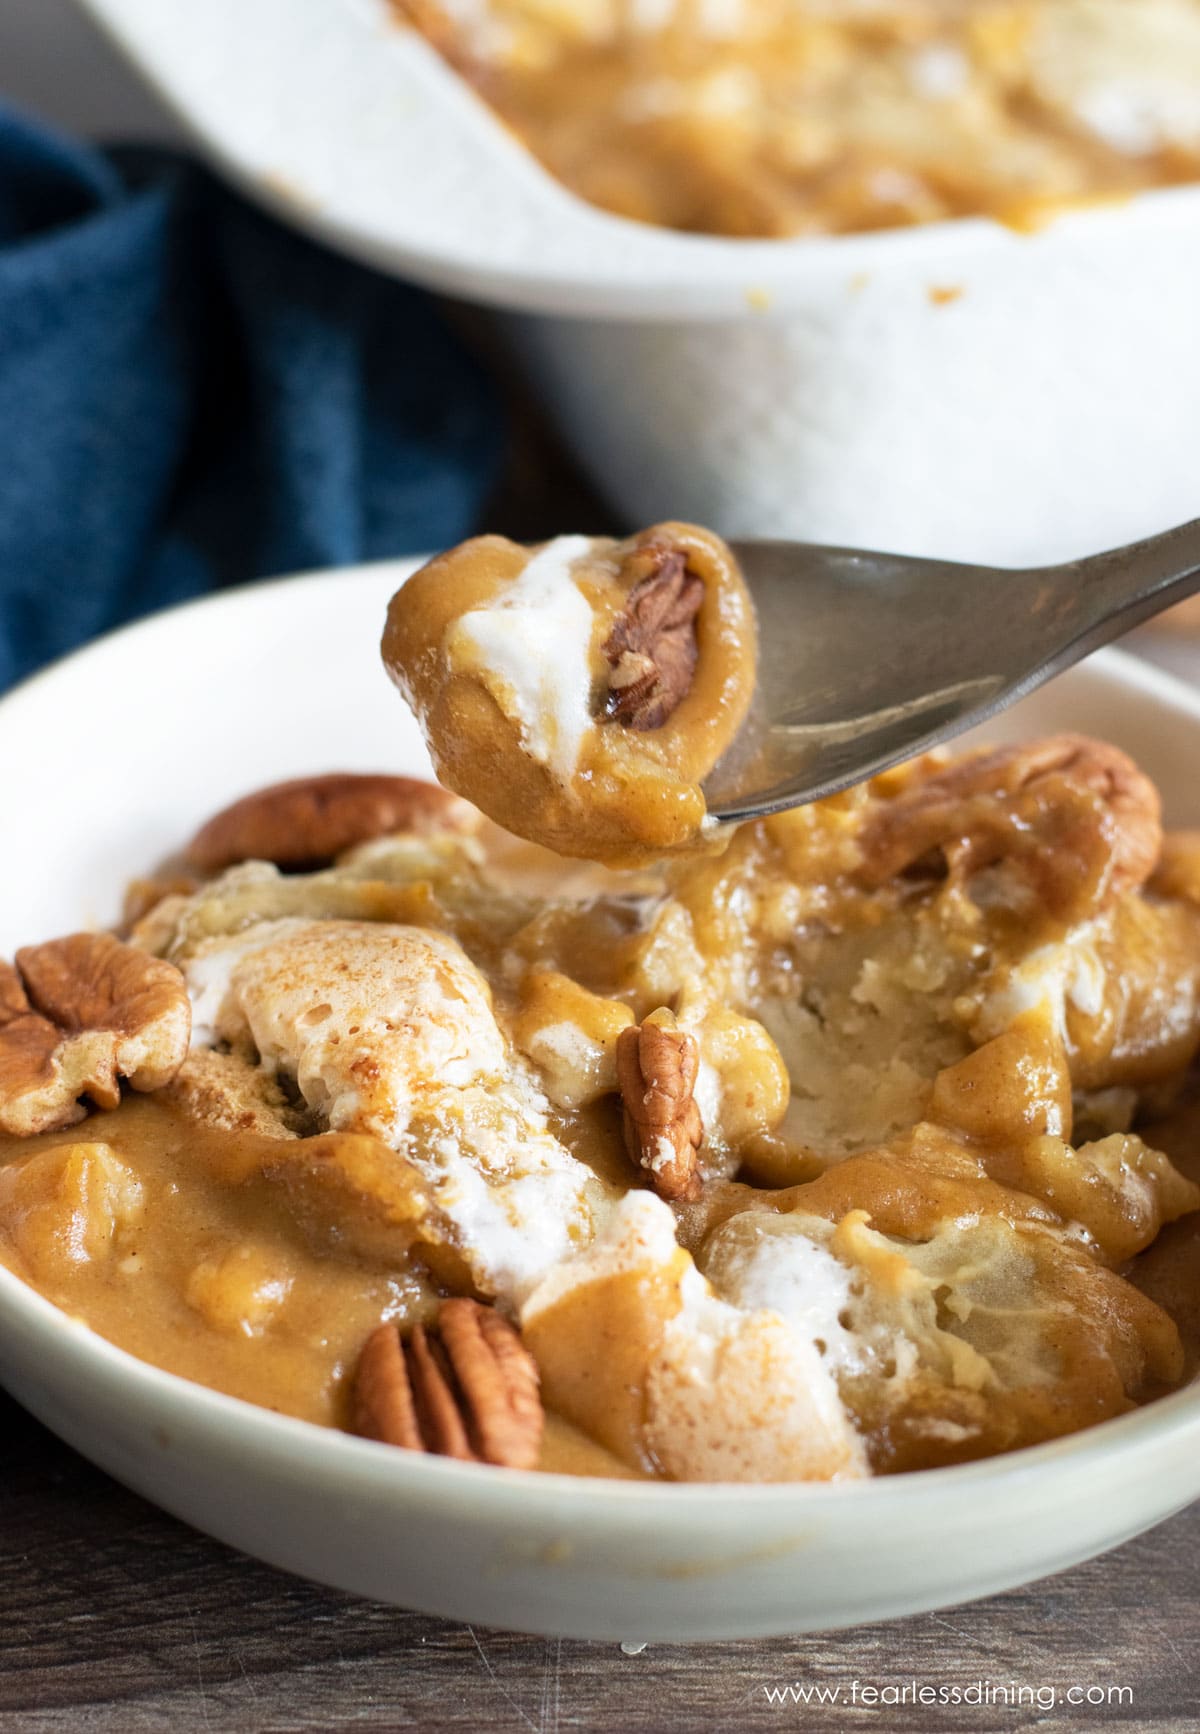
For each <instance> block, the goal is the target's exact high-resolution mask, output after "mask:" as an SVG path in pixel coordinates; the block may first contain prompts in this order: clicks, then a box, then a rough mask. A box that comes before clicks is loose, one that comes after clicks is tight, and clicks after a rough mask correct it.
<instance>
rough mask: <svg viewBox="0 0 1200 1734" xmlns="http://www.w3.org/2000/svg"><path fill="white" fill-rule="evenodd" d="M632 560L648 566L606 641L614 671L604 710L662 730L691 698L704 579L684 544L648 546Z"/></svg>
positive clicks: (634, 725) (630, 724)
mask: <svg viewBox="0 0 1200 1734" xmlns="http://www.w3.org/2000/svg"><path fill="white" fill-rule="evenodd" d="M633 558H634V561H636V562H637V564H638V565H639V566H640V565H643V564H646V563H647V562H649V567H650V569H649V571H648V572H647V573H646V575H645V577H643V578H639V579H638V581H637V583H636V584H634V586H633V588H632V590H630V592H629V595H628V597H627V599H626V602H625V609H624V612H623V613H622V614H621V615H620V616H619V617H618V619H617V622H616V624H615V625H614V627H613V629H612V631H611V632H610V633H609V635H608V638H607V640H606V641H605V644H604V655H605V658H606V660H607V662H608V666H609V671H610V672H609V677H608V693H607V695H606V697H605V701H604V713H605V715H606V717H607V718H608V720H609V721H610V722H619V723H623V724H624V725H625V727H626V728H631V729H637V730H639V731H644V730H647V729H657V728H661V727H662V725H663V724H664V723H665V722H666V720H667V718H668V717H669V716H670V715H671V713H672V712H673V711H674V710H675V709H676V708H677V707H678V706H679V705H680V704H681V703H682V701H683V700H684V699H685V698H686V697H687V694H688V690H689V688H690V687H691V684H692V676H693V675H694V674H695V672H696V659H697V657H698V655H699V651H698V648H697V645H696V616H697V614H698V613H699V612H700V605H701V603H702V602H703V601H704V582H703V580H702V579H700V578H697V577H696V576H695V575H694V574H693V573H691V572H689V571H688V569H687V555H686V553H685V552H684V550H683V549H682V548H667V547H663V546H662V545H661V544H649V545H648V546H647V547H645V548H642V549H639V550H638V553H637V554H635V555H634V557H633Z"/></svg>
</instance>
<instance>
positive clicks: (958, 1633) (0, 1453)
mask: <svg viewBox="0 0 1200 1734" xmlns="http://www.w3.org/2000/svg"><path fill="white" fill-rule="evenodd" d="M1198 1553H1200V1506H1196V1507H1193V1508H1192V1510H1191V1511H1190V1512H1186V1513H1184V1514H1183V1515H1181V1516H1179V1517H1176V1518H1174V1519H1173V1520H1172V1521H1171V1522H1169V1523H1167V1524H1164V1525H1163V1526H1162V1527H1161V1528H1160V1529H1158V1530H1157V1531H1155V1532H1154V1533H1153V1534H1151V1535H1148V1536H1143V1537H1141V1538H1140V1539H1139V1540H1137V1541H1134V1542H1131V1543H1129V1544H1128V1545H1127V1546H1125V1547H1123V1548H1121V1549H1120V1550H1119V1551H1118V1552H1116V1553H1114V1554H1110V1555H1109V1556H1108V1557H1107V1558H1106V1559H1103V1560H1095V1561H1092V1562H1091V1563H1090V1564H1088V1565H1085V1566H1080V1567H1079V1568H1077V1569H1076V1570H1075V1571H1071V1572H1068V1573H1066V1574H1064V1575H1063V1576H1062V1577H1059V1578H1055V1579H1052V1580H1050V1581H1049V1582H1047V1583H1044V1584H1042V1585H1040V1586H1035V1587H1033V1588H1031V1589H1027V1590H1021V1591H1016V1592H1013V1593H1011V1594H1009V1595H1005V1596H998V1597H995V1598H993V1599H992V1600H990V1601H987V1602H979V1603H975V1604H973V1605H972V1606H969V1607H963V1608H956V1609H953V1610H952V1611H950V1612H947V1613H940V1614H926V1615H924V1616H921V1617H919V1618H916V1619H910V1620H904V1621H899V1622H896V1623H893V1624H888V1625H879V1626H868V1627H863V1628H860V1629H859V1630H857V1631H854V1632H846V1633H832V1634H830V1635H828V1636H822V1637H803V1638H776V1639H767V1640H753V1641H752V1640H744V1641H741V1642H737V1643H729V1644H709V1645H705V1646H703V1647H697V1648H689V1647H685V1646H682V1645H652V1646H651V1647H650V1648H649V1649H647V1650H645V1651H643V1652H642V1654H641V1655H638V1656H627V1655H624V1654H623V1653H622V1652H621V1650H620V1649H619V1648H618V1647H617V1646H616V1645H611V1644H588V1643H573V1642H568V1641H561V1642H560V1641H557V1640H551V1641H547V1640H543V1639H540V1638H529V1637H522V1636H519V1635H514V1634H509V1633H504V1632H492V1631H484V1630H482V1629H475V1628H472V1627H469V1626H456V1625H453V1624H451V1623H449V1622H447V1621H444V1620H434V1619H426V1618H423V1617H422V1616H420V1615H416V1614H407V1613H404V1612H402V1611H400V1610H397V1609H395V1608H389V1607H384V1606H381V1605H379V1604H376V1603H372V1602H361V1601H356V1600H355V1599H354V1598H352V1597H350V1596H346V1595H342V1594H340V1593H338V1592H335V1591H332V1590H324V1589H320V1588H317V1587H316V1586H314V1585H311V1584H307V1583H303V1582H301V1581H299V1580H298V1579H295V1578H290V1577H286V1576H284V1575H283V1574H281V1573H279V1572H276V1571H273V1570H271V1569H270V1568H269V1567H267V1566H263V1565H259V1564H257V1563H255V1562H253V1561H251V1560H248V1559H245V1558H243V1557H242V1556H240V1555H238V1554H235V1553H233V1552H231V1551H230V1550H229V1549H228V1548H225V1547H222V1546H220V1545H219V1544H218V1543H217V1542H213V1541H209V1540H208V1539H206V1538H205V1537H203V1536H200V1535H198V1534H196V1533H195V1532H194V1531H192V1530H190V1529H187V1528H185V1527H184V1526H183V1525H182V1524H180V1523H177V1522H175V1521H174V1520H173V1519H171V1518H168V1517H165V1516H163V1515H162V1514H161V1513H159V1512H157V1511H156V1510H154V1508H153V1507H151V1506H149V1505H147V1504H146V1503H145V1502H144V1501H143V1500H141V1499H139V1498H137V1497H135V1495H133V1494H131V1493H128V1492H126V1491H125V1490H124V1489H123V1488H121V1487H119V1486H117V1485H116V1483H115V1482H112V1481H110V1480H109V1479H108V1477H107V1476H105V1475H103V1474H101V1472H100V1471H99V1470H97V1469H93V1468H92V1467H91V1465H90V1464H88V1463H86V1462H84V1460H83V1459H82V1458H80V1457H78V1456H77V1455H76V1454H75V1453H74V1452H73V1451H71V1450H69V1449H68V1448H67V1447H66V1446H65V1445H62V1444H60V1443H59V1442H58V1441H57V1440H56V1439H54V1438H53V1437H52V1436H51V1435H50V1434H49V1433H47V1432H46V1431H45V1430H44V1429H43V1428H42V1427H40V1426H39V1425H38V1424H37V1422H35V1421H34V1420H32V1419H31V1418H30V1417H29V1416H27V1415H26V1414H25V1413H24V1412H23V1411H22V1410H20V1409H19V1408H18V1407H17V1405H16V1404H15V1403H13V1402H11V1401H9V1400H8V1399H7V1398H2V1397H0V1730H20V1731H21V1734H25V1730H30V1731H31V1734H32V1731H35V1730H55V1731H57V1730H63V1731H67V1730H69V1731H70V1734H76V1731H85V1734H87V1731H93V1730H95V1731H103V1734H108V1731H110V1730H111V1731H113V1734H118V1731H119V1734H142V1731H143V1730H150V1729H155V1730H157V1729H170V1730H171V1734H192V1731H196V1734H201V1731H204V1734H225V1731H227V1730H228V1731H230V1734H234V1731H236V1734H258V1731H260V1730H261V1731H262V1734H268V1731H275V1730H285V1729H287V1730H293V1729H294V1730H317V1729H343V1728H375V1729H420V1730H425V1731H428V1734H443V1731H445V1734H451V1731H453V1734H474V1731H477V1730H480V1729H487V1730H488V1731H489V1734H508V1731H509V1730H513V1731H515V1734H521V1731H523V1730H533V1731H536V1734H558V1731H559V1730H567V1729H572V1730H593V1729H596V1730H610V1729H611V1730H621V1731H622V1734H625V1731H628V1734H668V1731H670V1734H675V1731H680V1734H683V1731H685V1730H725V1729H729V1728H733V1727H738V1728H746V1729H750V1730H753V1729H758V1728H762V1729H769V1728H800V1727H803V1728H804V1729H805V1730H806V1734H811V1731H813V1730H816V1731H818V1734H824V1731H825V1730H827V1729H829V1730H842V1729H851V1730H852V1729H871V1730H874V1731H875V1734H908V1731H909V1730H919V1731H920V1734H940V1731H941V1730H943V1729H944V1730H962V1729H970V1730H971V1734H1017V1731H1019V1730H1023V1729H1029V1728H1035V1727H1036V1728H1037V1729H1039V1730H1041V1731H1042V1734H1058V1731H1060V1730H1061V1731H1063V1734H1067V1731H1070V1734H1088V1731H1089V1730H1095V1729H1103V1728H1109V1727H1111V1728H1113V1729H1118V1728H1121V1729H1127V1730H1142V1729H1154V1730H1163V1731H1170V1734H1194V1731H1195V1730H1196V1728H1197V1727H1200V1618H1198V1615H1200V1606H1198V1603H1200V1593H1198V1585H1200V1571H1198V1568H1197V1556H1198ZM914 1678H915V1679H916V1680H917V1681H918V1683H920V1684H924V1685H929V1686H933V1687H934V1688H941V1687H946V1688H949V1687H951V1686H954V1685H957V1686H959V1687H960V1689H962V1688H965V1687H967V1686H970V1685H971V1684H972V1683H974V1682H976V1681H985V1682H988V1683H990V1684H991V1685H993V1686H1011V1685H1024V1686H1026V1687H1027V1688H1029V1687H1034V1688H1037V1687H1041V1688H1046V1687H1050V1686H1054V1687H1057V1688H1059V1689H1060V1690H1061V1691H1064V1692H1065V1690H1066V1688H1067V1687H1069V1686H1071V1685H1073V1684H1079V1685H1083V1686H1085V1687H1086V1686H1089V1685H1100V1686H1109V1685H1115V1686H1121V1687H1128V1688H1130V1689H1131V1691H1132V1694H1133V1701H1132V1704H1129V1703H1126V1704H1124V1705H1119V1706H1118V1705H1114V1706H1113V1707H1111V1708H1107V1709H1097V1708H1087V1707H1081V1708H1075V1709H1072V1708H1069V1707H1068V1706H1067V1705H1066V1704H1062V1705H1061V1706H1060V1707H1059V1708H1057V1709H1054V1710H1045V1709H1039V1708H1038V1707H1037V1706H1036V1705H1034V1706H1032V1707H1031V1706H1029V1705H1028V1704H1027V1705H1025V1706H1024V1707H1022V1708H1016V1707H1009V1708H1005V1707H1004V1705H1003V1704H999V1705H994V1706H992V1707H990V1708H989V1707H983V1708H978V1707H974V1706H969V1705H964V1704H959V1705H947V1706H944V1707H941V1706H934V1707H922V1706H917V1707H912V1706H910V1707H907V1708H901V1709H897V1708H893V1707H889V1706H880V1707H876V1708H871V1707H867V1706H864V1705H862V1704H859V1705H858V1706H855V1705H854V1704H852V1703H851V1702H850V1701H849V1694H850V1685H851V1682H852V1681H854V1680H858V1681H859V1682H861V1683H865V1684H869V1685H872V1686H874V1687H876V1688H880V1689H882V1688H884V1687H886V1686H889V1685H891V1686H893V1687H896V1686H899V1685H902V1684H904V1683H906V1682H909V1681H911V1680H913V1679H914ZM793 1682H796V1683H799V1684H801V1685H804V1686H818V1685H820V1686H824V1687H834V1686H840V1687H841V1689H842V1693H843V1701H842V1703H840V1704H838V1705H837V1706H833V1707H830V1706H826V1707H824V1708H822V1707H820V1706H818V1705H810V1706H808V1707H803V1706H797V1705H792V1704H786V1705H784V1706H782V1707H778V1708H777V1707H774V1706H772V1705H771V1704H770V1703H769V1702H768V1700H767V1697H766V1693H765V1691H764V1688H765V1687H768V1686H774V1687H778V1686H787V1685H790V1684H792V1683H793Z"/></svg>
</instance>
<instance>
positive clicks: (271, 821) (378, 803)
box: [185, 771, 479, 873]
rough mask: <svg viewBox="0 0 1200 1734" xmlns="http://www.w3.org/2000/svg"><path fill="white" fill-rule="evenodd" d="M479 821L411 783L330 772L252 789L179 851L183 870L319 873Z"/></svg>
mask: <svg viewBox="0 0 1200 1734" xmlns="http://www.w3.org/2000/svg"><path fill="white" fill-rule="evenodd" d="M478 819H479V815H478V813H477V812H476V811H475V808H474V807H472V806H471V805H470V803H469V802H467V801H463V800H460V799H459V797H458V796H457V795H452V794H450V793H449V791H448V790H446V789H439V788H438V786H437V785H436V783H424V782H422V781H421V780H420V779H419V778H417V777H384V776H360V775H354V774H352V773H351V772H349V771H334V772H331V773H329V775H327V776H321V777H298V778H296V779H295V781H293V782H290V783H274V784H272V786H271V787H270V788H266V789H257V790H255V792H254V793H253V794H252V795H244V796H243V797H242V799H241V800H240V801H235V802H234V803H233V805H232V806H230V807H225V808H223V809H222V811H221V812H219V813H217V814H215V815H214V816H213V817H212V818H211V819H209V820H208V822H207V824H205V825H202V826H201V828H200V830H199V831H197V832H196V835H195V836H194V837H193V838H192V840H191V842H190V843H189V844H188V846H187V849H186V851H185V854H186V858H187V861H188V863H189V865H190V866H192V867H195V868H198V869H199V870H200V872H202V873H219V872H221V871H222V870H223V869H224V868H226V867H233V866H236V865H237V863H238V862H239V861H273V862H274V863H275V865H276V866H277V867H285V868H287V869H289V870H290V871H292V872H300V871H304V870H308V871H313V870H315V869H317V868H320V867H327V866H328V865H329V863H330V862H331V861H332V860H334V858H335V857H336V856H338V855H340V854H341V853H342V852H343V850H345V849H352V848H353V847H354V845H355V844H356V843H368V842H370V841H371V840H372V838H375V837H387V836H391V835H392V834H393V833H394V832H398V831H439V830H452V831H467V830H471V829H473V827H474V826H475V825H476V824H477V823H478Z"/></svg>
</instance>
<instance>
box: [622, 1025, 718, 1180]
mask: <svg viewBox="0 0 1200 1734" xmlns="http://www.w3.org/2000/svg"><path fill="white" fill-rule="evenodd" d="M699 1071H700V1050H699V1047H698V1046H697V1044H696V1038H695V1036H692V1035H688V1034H687V1032H686V1031H685V1030H679V1029H675V1028H674V1027H673V1020H672V1019H671V1015H670V1013H669V1012H664V1011H658V1012H652V1013H651V1015H650V1017H648V1018H647V1019H646V1020H645V1021H644V1022H643V1023H641V1024H635V1025H634V1026H633V1027H632V1028H630V1029H626V1030H622V1031H621V1033H620V1035H619V1036H618V1037H617V1082H618V1084H619V1086H620V1090H621V1103H622V1106H623V1108H624V1111H625V1113H624V1120H625V1143H626V1145H627V1147H628V1149H629V1154H630V1155H631V1156H632V1158H633V1160H634V1161H635V1162H637V1163H638V1164H639V1165H640V1166H641V1167H643V1168H644V1169H645V1170H646V1172H647V1173H648V1174H649V1176H650V1178H651V1180H652V1181H653V1183H654V1187H655V1190H656V1191H657V1192H658V1193H659V1195H660V1197H663V1198H667V1199H672V1200H675V1201H677V1202H680V1203H686V1202H691V1201H694V1200H695V1199H697V1198H698V1197H699V1196H700V1184H701V1182H700V1168H699V1163H698V1160H697V1152H698V1151H699V1148H700V1144H701V1141H702V1140H703V1137H704V1122H703V1120H702V1119H701V1117H700V1109H699V1108H698V1107H697V1105H696V1098H695V1095H694V1091H695V1088H696V1079H697V1077H698V1076H699Z"/></svg>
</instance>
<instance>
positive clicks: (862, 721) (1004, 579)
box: [704, 519, 1200, 824]
mask: <svg viewBox="0 0 1200 1734" xmlns="http://www.w3.org/2000/svg"><path fill="white" fill-rule="evenodd" d="M733 551H734V554H735V555H736V556H737V559H738V561H739V563H740V565H741V568H742V572H743V574H744V575H745V578H746V582H747V584H748V585H749V587H750V591H751V594H752V595H753V597H754V603H755V607H756V609H757V612H758V624H759V667H758V686H757V692H756V696H755V702H754V705H753V707H752V709H751V712H750V715H749V716H748V718H747V720H746V722H745V724H744V725H743V727H742V729H741V731H740V733H739V736H738V738H737V740H736V741H735V742H734V744H733V746H732V747H731V748H730V749H729V751H728V752H727V753H726V754H725V755H724V757H723V758H722V759H721V762H720V763H719V764H718V765H717V766H716V767H715V769H714V770H713V771H712V773H711V775H710V776H709V778H708V780H707V782H706V783H705V786H704V790H705V796H706V799H707V801H708V810H709V813H710V815H711V816H712V817H713V818H714V819H717V820H718V821H721V822H726V823H730V824H735V823H740V822H741V821H743V820H745V819H751V818H756V817H760V816H762V815H764V814H767V813H777V812H779V811H780V810H781V809H783V808H785V807H798V806H803V805H804V804H805V803H806V802H809V801H816V800H819V799H821V797H822V796H825V795H833V794H836V793H837V792H838V791H839V790H840V789H847V788H849V787H851V785H852V784H854V783H861V782H863V781H865V780H866V779H867V778H868V777H873V776H875V775H877V774H878V773H879V772H880V771H885V770H887V769H888V768H889V766H891V765H895V764H898V763H900V761H901V760H902V759H907V758H911V757H913V755H914V754H916V753H921V752H927V751H928V750H929V749H930V748H931V747H936V746H941V745H943V744H944V743H945V742H947V741H950V740H953V739H954V738H955V736H957V735H960V734H963V733H965V731H966V730H967V729H970V728H974V727H975V726H976V725H977V724H978V723H981V722H985V721H986V720H987V719H988V718H989V717H991V716H994V715H995V714H996V712H997V711H1000V710H1003V709H1004V708H1005V707H1006V706H1007V705H1010V704H1012V703H1013V702H1014V701H1015V700H1016V699H1019V698H1022V697H1024V695H1025V694H1026V693H1029V692H1032V691H1033V690H1034V688H1035V687H1038V686H1041V684H1042V683H1043V682H1044V681H1047V680H1049V679H1050V678H1051V676H1052V675H1055V674H1059V673H1061V671H1062V670H1063V669H1065V668H1069V667H1070V666H1071V664H1072V663H1075V662H1078V661H1079V660H1080V659H1081V658H1082V657H1084V656H1086V655H1087V654H1088V652H1089V651H1092V650H1095V649H1097V648H1098V647H1099V646H1100V645H1102V644H1107V643H1108V642H1109V641H1110V640H1111V639H1114V638H1116V637H1118V636H1119V635H1120V634H1121V633H1122V632H1126V631H1128V630H1129V629H1130V628H1131V627H1134V626H1136V625H1138V624H1139V622H1141V621H1143V620H1146V619H1148V618H1149V617H1150V616H1151V615H1153V614H1157V613H1158V612H1159V611H1160V610H1161V609H1163V608H1166V607H1168V606H1170V604H1171V603H1173V602H1178V601H1181V600H1182V599H1183V598H1184V597H1186V596H1190V595H1192V594H1194V593H1195V592H1196V591H1197V590H1200V519H1196V520H1193V521H1192V522H1191V523H1188V524H1183V525H1181V526H1180V527H1179V528H1177V529H1173V530H1167V531H1165V532H1164V533H1163V534H1162V535H1159V536H1152V537H1149V538H1148V539H1147V540H1145V541H1142V542H1135V543H1133V544H1131V545H1130V546H1128V547H1125V548H1117V549H1113V550H1112V551H1111V552H1108V553H1104V554H1096V555H1092V556H1090V557H1088V558H1087V559H1082V560H1072V561H1068V562H1067V563H1066V564H1064V565H1059V566H1044V567H1030V568H1025V569H1017V570H1013V569H1005V568H1002V567H989V566H967V565H958V564H955V563H952V562H949V561H944V560H923V559H919V558H914V557H909V556H905V555H899V554H875V553H870V552H868V551H866V550H864V549H858V548H826V547H820V546H817V545H815V544H812V543H805V542H767V541H743V542H735V543H734V544H733Z"/></svg>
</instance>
